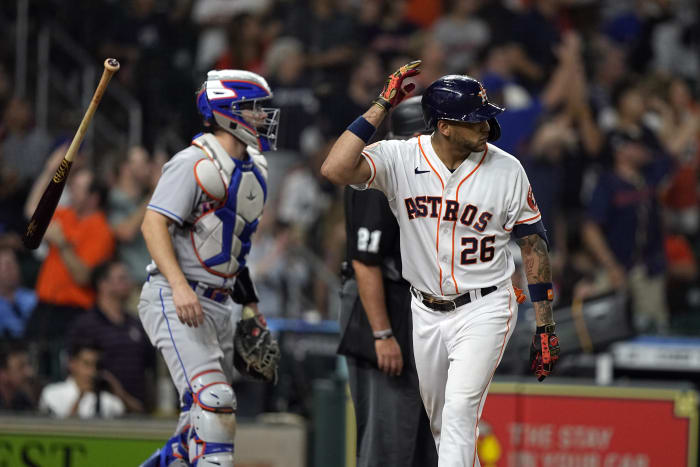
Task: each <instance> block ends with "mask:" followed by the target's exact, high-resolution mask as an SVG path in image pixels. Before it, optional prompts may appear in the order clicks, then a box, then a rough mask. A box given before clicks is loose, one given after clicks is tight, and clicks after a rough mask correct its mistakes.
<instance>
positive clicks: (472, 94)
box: [421, 75, 505, 141]
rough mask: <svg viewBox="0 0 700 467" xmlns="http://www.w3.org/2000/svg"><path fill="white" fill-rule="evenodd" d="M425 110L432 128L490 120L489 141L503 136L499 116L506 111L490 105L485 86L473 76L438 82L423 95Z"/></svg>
mask: <svg viewBox="0 0 700 467" xmlns="http://www.w3.org/2000/svg"><path fill="white" fill-rule="evenodd" d="M421 107H422V108H423V118H424V119H425V124H426V126H427V127H428V128H431V129H434V128H436V127H437V122H438V120H449V121H452V122H467V123H477V122H483V121H484V120H488V122H489V126H490V127H491V131H490V132H489V138H488V139H489V141H495V140H497V139H498V137H499V136H501V127H500V125H499V124H498V121H497V120H496V115H498V114H500V113H501V112H503V110H505V109H502V108H501V107H498V106H496V105H493V104H491V103H489V100H488V98H487V97H486V90H485V89H484V86H482V84H481V83H480V82H479V81H477V80H475V79H474V78H472V77H470V76H466V75H447V76H443V77H442V78H440V79H438V80H436V81H434V82H433V83H432V84H431V85H430V86H428V88H427V89H426V90H425V91H424V92H423V99H422V100H421Z"/></svg>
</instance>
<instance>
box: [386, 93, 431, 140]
mask: <svg viewBox="0 0 700 467" xmlns="http://www.w3.org/2000/svg"><path fill="white" fill-rule="evenodd" d="M426 131H428V128H427V127H426V126H425V120H424V119H423V110H422V109H421V96H413V97H409V98H408V99H406V100H405V101H403V102H402V103H400V104H399V105H397V106H396V108H395V109H394V110H393V111H392V112H391V134H392V136H394V137H399V138H410V137H411V136H413V135H414V134H416V133H425V132H426Z"/></svg>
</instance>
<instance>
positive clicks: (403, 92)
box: [372, 60, 422, 112]
mask: <svg viewBox="0 0 700 467" xmlns="http://www.w3.org/2000/svg"><path fill="white" fill-rule="evenodd" d="M421 63H422V62H421V61H420V60H414V61H412V62H410V63H407V64H405V65H404V66H402V67H401V68H399V69H398V70H396V71H395V72H393V73H392V74H390V75H389V77H388V78H387V79H386V83H384V88H383V89H382V92H381V93H379V97H377V98H376V99H375V100H373V101H372V103H373V104H377V105H378V106H380V107H382V108H383V109H384V110H386V111H387V112H388V111H389V109H391V108H392V107H394V106H397V105H399V103H400V102H401V101H402V100H404V99H405V98H406V96H407V95H408V94H409V93H410V92H411V91H413V89H414V88H415V87H416V85H415V84H413V83H409V84H407V85H406V86H403V80H404V79H406V78H408V77H409V76H415V75H417V74H418V73H420V66H421Z"/></svg>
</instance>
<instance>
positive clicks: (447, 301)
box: [442, 298, 457, 313]
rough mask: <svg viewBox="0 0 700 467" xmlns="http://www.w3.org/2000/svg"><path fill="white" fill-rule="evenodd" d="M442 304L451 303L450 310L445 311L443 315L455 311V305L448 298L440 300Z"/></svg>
mask: <svg viewBox="0 0 700 467" xmlns="http://www.w3.org/2000/svg"><path fill="white" fill-rule="evenodd" d="M442 303H451V304H452V309H451V310H445V311H444V313H451V312H453V311H457V304H456V303H455V301H454V300H452V299H451V298H448V299H447V300H442Z"/></svg>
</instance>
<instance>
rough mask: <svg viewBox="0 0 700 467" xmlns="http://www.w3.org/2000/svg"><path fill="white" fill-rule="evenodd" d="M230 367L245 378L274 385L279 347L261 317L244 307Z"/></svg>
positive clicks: (234, 340) (234, 339) (278, 359)
mask: <svg viewBox="0 0 700 467" xmlns="http://www.w3.org/2000/svg"><path fill="white" fill-rule="evenodd" d="M233 346H234V352H233V364H234V366H235V367H236V369H237V370H238V371H239V372H240V373H241V374H244V375H249V376H252V377H253V378H255V379H258V380H261V381H265V382H268V383H277V367H278V366H279V362H280V347H279V345H278V344H277V341H276V340H275V339H273V338H272V334H270V330H269V329H267V323H266V322H265V318H264V317H263V315H261V314H258V313H255V311H254V310H253V309H252V308H249V307H244V308H243V312H242V313H241V320H240V321H238V325H237V326H236V335H235V336H234V338H233Z"/></svg>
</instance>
